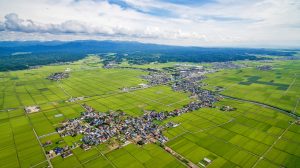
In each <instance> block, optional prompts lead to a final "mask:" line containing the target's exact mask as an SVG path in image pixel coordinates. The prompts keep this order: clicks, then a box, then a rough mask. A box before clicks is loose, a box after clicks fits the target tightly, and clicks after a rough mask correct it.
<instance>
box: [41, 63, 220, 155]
mask: <svg viewBox="0 0 300 168" xmlns="http://www.w3.org/2000/svg"><path fill="white" fill-rule="evenodd" d="M206 73H209V71H206V70H205V69H204V68H203V67H196V68H195V67H193V66H192V67H190V66H188V67H186V66H177V68H176V69H175V73H174V71H173V73H172V74H170V73H166V72H159V71H156V72H152V71H151V72H149V74H148V75H144V76H141V78H143V79H145V80H146V81H147V84H140V85H138V86H137V87H131V88H123V91H131V90H135V89H139V88H142V89H143V88H147V87H151V86H156V85H162V84H168V85H170V87H171V88H172V89H173V90H174V91H183V92H188V93H190V97H191V98H192V99H191V100H193V101H191V102H190V103H188V104H186V105H184V106H183V107H182V108H180V109H175V110H173V111H162V112H157V111H155V110H144V114H143V115H142V116H140V117H132V116H130V115H127V114H126V113H125V112H123V111H121V110H118V111H109V112H108V113H105V112H98V111H96V110H95V109H94V108H93V107H91V106H89V105H87V104H82V105H81V106H82V107H83V108H84V109H85V111H84V112H82V113H81V115H80V117H78V118H74V119H69V120H67V121H64V122H63V123H61V126H60V127H57V129H56V131H57V132H58V133H59V135H60V136H61V137H65V136H72V137H75V136H77V135H82V136H83V137H82V139H81V142H80V143H78V144H75V145H73V146H72V147H68V146H66V147H55V148H54V149H52V150H50V151H48V152H47V153H48V156H49V158H53V157H55V156H58V155H60V156H62V157H63V158H65V157H68V156H71V155H72V152H71V149H72V148H76V147H81V148H82V149H84V150H89V149H90V148H91V147H92V146H96V145H99V144H102V143H105V142H107V141H109V140H110V139H114V140H116V141H117V142H118V144H117V146H118V147H121V146H123V145H126V144H129V143H135V144H138V145H143V144H147V143H159V144H164V143H165V142H167V141H168V138H167V137H165V136H164V135H163V134H162V132H163V130H165V129H167V128H171V127H177V126H179V125H180V123H173V122H168V123H166V124H165V125H158V124H156V122H155V121H163V120H165V119H168V118H171V117H176V116H180V115H182V114H184V113H188V112H192V111H195V110H198V109H200V108H203V107H213V104H214V103H215V102H216V101H219V100H220V99H221V97H220V96H217V95H215V94H214V93H213V92H211V91H208V90H204V89H201V86H202V85H203V84H202V83H201V80H203V79H205V76H204V74H206ZM78 99H82V98H81V97H80V98H78ZM76 100H77V98H76ZM76 100H73V99H72V100H69V101H76Z"/></svg>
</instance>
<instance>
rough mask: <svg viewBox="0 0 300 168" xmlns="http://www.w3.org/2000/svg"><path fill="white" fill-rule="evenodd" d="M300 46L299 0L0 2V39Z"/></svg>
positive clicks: (52, 0) (24, 0) (61, 0)
mask: <svg viewBox="0 0 300 168" xmlns="http://www.w3.org/2000/svg"><path fill="white" fill-rule="evenodd" d="M87 39H92V40H122V41H139V42H146V43H158V44H169V45H182V46H224V47H267V48H268V47H271V48H276V47H288V48H293V47H298V48H299V47H300V1H299V0H30V1H27V0H0V41H12V40H18V41H23V40H41V41H48V40H64V41H69V40H87Z"/></svg>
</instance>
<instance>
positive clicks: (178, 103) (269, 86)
mask: <svg viewBox="0 0 300 168" xmlns="http://www.w3.org/2000/svg"><path fill="white" fill-rule="evenodd" d="M94 61H97V59H96V58H95V57H91V58H88V59H84V60H81V61H78V62H75V63H72V64H70V65H56V66H44V67H42V68H39V69H35V70H24V71H15V72H8V73H0V110H1V112H0V137H1V141H0V161H1V163H2V164H1V166H0V167H45V166H47V165H48V163H47V160H46V157H45V156H44V153H43V150H42V148H41V146H40V145H39V142H38V140H37V137H36V136H38V139H39V140H40V141H41V142H42V143H44V142H46V141H48V140H51V141H52V142H59V143H58V144H53V145H52V146H48V147H45V149H46V150H49V149H53V148H54V147H55V146H57V145H58V146H61V147H63V146H66V145H72V144H73V143H74V142H78V141H79V140H80V138H81V136H76V137H63V138H62V137H60V136H59V135H58V134H57V133H56V132H55V128H56V127H57V126H58V125H59V123H61V122H62V121H64V120H66V119H70V118H75V117H78V116H79V115H80V113H81V112H83V111H84V109H83V108H82V107H81V106H80V104H82V103H86V104H88V105H90V106H92V107H94V108H95V109H96V110H98V111H101V112H107V111H108V110H119V109H120V110H123V111H125V112H126V113H128V114H130V115H133V116H139V115H141V114H142V113H143V110H156V111H171V110H174V109H176V108H180V107H182V106H183V105H185V104H187V103H188V102H190V101H191V99H190V98H189V94H187V93H183V92H174V91H172V90H171V88H170V86H155V87H151V88H147V89H142V90H135V91H132V92H120V88H122V87H131V86H136V85H138V84H140V83H146V82H145V81H143V80H142V79H141V78H139V76H140V75H142V74H145V73H146V72H144V71H140V70H130V69H126V70H124V69H102V68H101V65H100V64H97V63H96V64H95V63H93V62H94ZM98 61H99V60H98ZM173 64H174V63H170V64H166V65H164V64H160V65H159V67H167V66H171V65H173ZM298 65H299V64H298V63H297V62H292V63H291V62H283V63H282V62H277V63H274V67H275V68H274V70H273V71H270V72H261V71H259V73H258V71H257V70H255V69H254V68H247V69H243V70H242V72H240V71H239V70H226V71H221V72H218V73H216V74H211V75H210V76H209V78H208V79H207V81H206V82H207V83H209V85H208V87H210V88H211V89H213V87H214V86H221V85H222V86H224V87H225V88H226V90H225V91H224V92H223V94H228V95H232V96H236V97H241V98H247V99H248V98H253V99H254V100H256V101H261V102H266V103H270V104H272V103H273V104H276V105H279V107H281V108H286V109H291V108H293V109H296V111H297V112H298V111H299V110H297V109H299V108H300V105H299V106H295V101H296V98H298V96H299V92H298V91H299V89H300V85H299V81H298V76H297V75H294V73H297V70H298V69H297V66H298ZM140 67H142V68H147V67H151V65H149V66H140ZM66 68H71V69H72V71H71V75H70V78H68V79H64V80H62V81H61V82H59V83H58V82H53V81H49V80H47V79H46V77H47V76H48V75H50V74H51V73H53V72H60V71H64V70H65V69H66ZM272 74H273V75H272ZM274 74H275V75H274ZM272 80H273V81H272ZM270 81H272V82H271V83H270ZM240 82H246V83H240ZM278 84H279V85H278ZM280 86H284V88H285V89H286V87H287V86H288V88H287V89H286V90H283V89H282V88H281V89H279V88H278V87H280ZM70 95H71V96H73V97H77V96H87V98H85V99H84V100H82V101H80V102H78V103H67V102H65V101H66V100H67V99H69V98H70ZM27 105H39V106H40V107H41V111H40V112H38V113H32V114H28V115H26V114H25V113H24V110H23V106H27ZM222 105H231V106H233V107H236V108H237V111H233V112H222V111H220V110H218V109H219V107H220V106H222ZM217 106H218V107H217V108H213V109H209V108H205V109H201V110H198V111H195V112H192V113H187V114H184V115H181V116H179V117H175V118H171V119H168V120H166V121H164V122H163V123H161V124H165V123H167V122H169V121H173V122H175V123H180V126H178V127H176V128H171V129H168V130H166V131H165V132H164V135H166V136H167V137H169V139H170V141H169V142H168V143H167V144H166V145H167V146H169V147H171V148H172V149H173V150H174V151H176V152H177V153H179V154H181V155H182V156H184V157H185V158H187V159H188V160H190V161H192V162H194V163H195V164H198V162H199V161H201V160H202V159H203V158H204V157H207V158H210V159H211V160H213V161H212V164H210V165H209V167H252V166H253V165H255V167H279V166H281V165H282V166H285V167H297V164H298V163H299V162H300V159H299V158H300V152H299V151H300V148H299V146H300V144H299V141H300V127H299V125H296V124H293V125H290V124H291V123H290V121H293V119H292V118H290V117H288V116H286V115H284V114H282V113H279V112H277V111H273V110H270V109H267V108H263V107H261V106H257V105H252V104H249V103H241V102H237V101H233V100H226V99H224V100H223V101H221V102H219V103H218V104H217ZM287 128H288V129H287ZM34 132H36V134H37V135H35V133H34ZM278 137H281V138H280V139H279V138H278ZM261 156H263V159H261V160H259V158H260V157H261ZM51 163H52V165H53V166H54V167H130V166H132V167H183V165H182V164H181V163H180V162H179V161H178V160H176V158H174V157H173V156H172V155H170V154H169V153H167V152H165V151H164V150H163V149H162V148H161V147H159V146H158V145H155V144H147V145H145V146H143V147H139V146H137V145H133V144H130V145H127V146H125V147H123V148H121V149H117V150H113V151H110V149H109V148H108V146H107V145H105V144H103V145H99V146H97V147H94V148H92V149H91V150H88V151H83V150H82V149H80V148H76V149H74V150H73V155H72V156H70V157H68V158H66V159H62V158H61V157H56V158H54V159H52V160H51Z"/></svg>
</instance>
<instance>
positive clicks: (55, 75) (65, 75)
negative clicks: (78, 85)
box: [47, 72, 69, 81]
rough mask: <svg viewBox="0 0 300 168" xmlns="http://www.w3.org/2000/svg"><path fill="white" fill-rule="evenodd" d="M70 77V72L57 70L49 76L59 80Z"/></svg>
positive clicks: (50, 78)
mask: <svg viewBox="0 0 300 168" xmlns="http://www.w3.org/2000/svg"><path fill="white" fill-rule="evenodd" d="M68 77H69V73H68V72H55V73H53V74H51V75H50V76H48V77H47V79H49V80H54V81H58V80H62V79H65V78H68Z"/></svg>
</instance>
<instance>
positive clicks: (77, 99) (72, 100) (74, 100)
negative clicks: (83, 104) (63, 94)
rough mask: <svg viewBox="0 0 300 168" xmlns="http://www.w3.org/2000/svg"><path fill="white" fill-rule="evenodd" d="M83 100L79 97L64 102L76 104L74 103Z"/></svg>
mask: <svg viewBox="0 0 300 168" xmlns="http://www.w3.org/2000/svg"><path fill="white" fill-rule="evenodd" d="M83 99H84V97H83V96H81V97H72V98H70V99H69V100H67V101H66V102H76V101H80V100H83Z"/></svg>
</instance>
